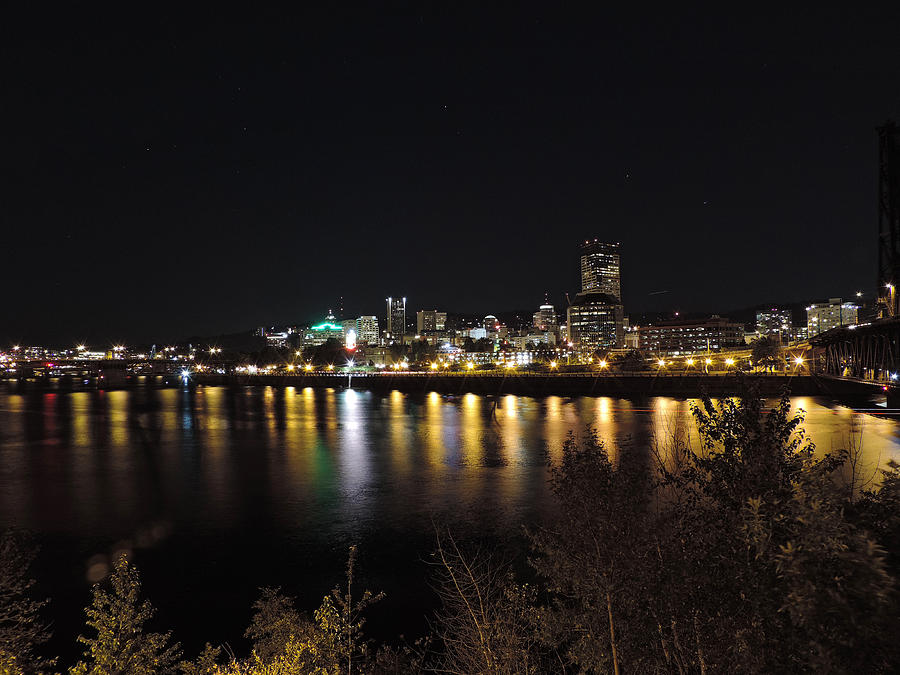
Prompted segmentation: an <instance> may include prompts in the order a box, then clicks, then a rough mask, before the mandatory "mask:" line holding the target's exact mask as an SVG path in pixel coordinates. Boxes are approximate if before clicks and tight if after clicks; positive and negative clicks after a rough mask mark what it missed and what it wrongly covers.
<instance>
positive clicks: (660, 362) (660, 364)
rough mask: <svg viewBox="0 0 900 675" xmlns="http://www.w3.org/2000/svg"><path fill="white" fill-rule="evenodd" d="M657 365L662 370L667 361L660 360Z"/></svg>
mask: <svg viewBox="0 0 900 675" xmlns="http://www.w3.org/2000/svg"><path fill="white" fill-rule="evenodd" d="M657 364H658V365H659V367H660V368H664V367H665V365H666V362H665V360H663V359H660V360H659V361H657Z"/></svg>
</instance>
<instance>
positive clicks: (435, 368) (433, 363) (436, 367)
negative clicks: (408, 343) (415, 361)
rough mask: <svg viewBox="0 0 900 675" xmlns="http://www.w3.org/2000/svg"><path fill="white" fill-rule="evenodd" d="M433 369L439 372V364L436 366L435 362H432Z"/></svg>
mask: <svg viewBox="0 0 900 675" xmlns="http://www.w3.org/2000/svg"><path fill="white" fill-rule="evenodd" d="M431 369H432V370H437V369H438V364H436V363H435V362H434V361H432V362H431Z"/></svg>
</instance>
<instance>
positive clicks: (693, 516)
mask: <svg viewBox="0 0 900 675" xmlns="http://www.w3.org/2000/svg"><path fill="white" fill-rule="evenodd" d="M693 412H694V416H695V418H696V422H697V427H698V429H699V432H700V441H701V442H700V444H699V445H696V444H691V443H689V442H688V440H687V439H686V438H684V437H682V436H679V435H677V434H676V435H674V436H673V437H672V438H670V439H668V442H667V443H665V444H664V445H663V446H660V447H656V448H652V449H650V450H649V451H648V452H647V454H645V455H641V454H640V453H639V452H625V451H623V450H621V449H620V451H619V453H618V458H617V459H616V461H614V460H613V457H611V455H610V452H609V451H608V449H607V448H606V447H605V446H604V444H603V443H602V442H601V441H600V440H599V439H598V438H597V437H596V436H595V435H589V437H588V438H587V440H586V441H584V442H582V443H581V444H579V443H577V442H576V441H575V440H574V438H569V440H568V441H567V442H566V444H565V448H564V453H563V458H562V461H561V463H560V464H559V465H558V466H556V467H553V468H552V470H551V472H552V474H551V475H552V477H551V482H552V486H553V489H554V492H555V494H556V497H557V500H558V504H559V511H560V513H559V518H558V519H556V520H555V521H554V522H553V523H552V524H550V525H548V526H546V527H544V528H541V529H537V530H534V531H532V532H530V535H529V536H530V538H531V541H532V559H531V568H532V574H531V576H530V578H529V579H528V580H527V583H525V582H523V580H521V579H517V578H516V577H515V575H513V574H512V573H511V572H510V570H509V568H508V566H504V565H499V564H497V563H496V562H495V561H494V560H493V559H492V558H491V557H490V556H485V555H472V554H469V553H466V552H464V551H463V550H461V548H460V546H459V545H458V544H457V542H456V541H455V540H454V538H453V537H452V535H451V534H450V533H447V532H441V533H440V534H439V536H438V537H437V546H436V550H435V552H434V554H433V562H434V565H435V569H436V573H435V589H436V591H437V593H438V595H439V597H440V599H441V601H442V609H441V610H440V611H439V612H438V613H437V614H436V616H435V617H434V621H433V631H432V635H431V636H430V638H429V639H428V640H425V641H420V642H419V643H417V644H416V645H414V646H412V647H410V646H402V647H399V648H397V647H386V646H382V647H381V648H378V649H376V648H375V645H374V644H373V643H372V642H371V641H370V640H368V639H366V637H365V635H364V632H363V628H364V623H365V621H364V611H365V609H366V608H367V607H368V606H370V605H371V604H372V603H374V602H377V601H378V600H380V599H381V597H382V596H381V594H377V595H375V594H372V593H370V592H368V591H364V592H362V593H359V592H358V591H357V590H356V589H355V587H354V567H355V558H356V551H355V549H353V548H352V549H351V551H350V556H349V562H348V565H347V570H346V575H345V584H344V585H343V586H341V587H335V589H334V590H333V591H332V592H331V593H330V594H329V595H328V596H326V597H325V598H324V599H323V601H322V603H321V605H320V606H319V608H318V609H317V610H316V611H315V612H314V613H313V615H312V617H307V616H304V615H303V614H302V613H301V612H300V611H299V610H298V609H297V607H296V603H295V601H294V600H293V598H290V597H287V596H285V595H283V594H282V593H281V592H280V590H279V589H270V588H266V589H262V594H261V597H260V599H259V600H258V601H257V602H256V603H255V604H254V606H253V609H254V615H253V619H252V621H251V625H250V626H249V628H248V629H247V631H246V633H245V636H246V637H247V638H248V639H249V640H250V641H251V642H252V651H251V652H250V655H249V656H247V657H245V658H239V657H237V656H235V655H234V654H233V653H231V652H230V651H229V653H227V654H225V653H223V650H222V648H221V647H214V646H212V645H209V644H208V645H207V646H206V648H205V649H204V651H203V652H202V653H201V654H200V655H199V657H198V658H197V659H195V660H194V661H182V662H180V663H179V662H178V658H179V648H178V646H177V645H174V644H172V642H171V636H170V634H169V633H152V632H147V631H146V630H145V624H146V622H147V621H149V620H150V619H151V617H152V614H153V609H152V607H151V606H150V604H149V603H148V602H147V601H146V600H142V599H141V598H140V581H139V578H138V574H137V570H136V569H135V568H134V566H133V565H131V564H130V563H129V562H128V561H127V560H126V559H124V558H122V559H120V560H119V561H118V563H117V565H116V567H115V570H114V572H113V574H112V575H111V578H110V579H109V580H108V582H107V584H105V585H98V586H96V587H95V588H94V592H93V601H92V603H91V605H90V606H89V607H88V608H87V610H86V611H87V615H88V621H87V625H88V627H89V628H90V629H91V636H90V637H81V638H79V640H80V641H81V642H82V643H83V644H84V645H85V647H86V648H85V652H84V657H83V659H82V660H81V661H80V662H79V663H78V664H77V665H76V666H74V667H73V668H72V669H71V670H70V673H71V674H72V675H75V674H76V673H77V674H79V675H80V674H81V673H92V674H96V675H99V674H100V673H127V674H132V673H133V674H134V675H151V674H156V673H160V674H164V673H172V672H175V671H177V670H180V671H181V672H183V673H185V674H186V675H282V674H284V675H287V674H288V673H318V674H335V675H337V674H338V673H348V674H349V673H405V672H426V671H430V672H445V673H510V674H512V673H522V674H527V673H544V672H565V673H572V672H613V673H633V672H640V673H714V672H716V673H718V672H736V673H768V672H835V673H841V672H850V671H851V670H853V671H859V672H867V673H868V672H872V673H878V672H895V671H896V669H897V665H898V663H900V661H898V652H897V647H896V646H895V645H894V644H893V642H894V639H893V638H894V636H895V635H896V634H897V630H898V628H900V624H898V602H897V593H896V588H895V583H894V580H895V578H896V575H897V568H898V564H900V467H898V466H897V465H895V464H892V465H891V466H889V468H888V470H887V471H886V472H885V475H884V479H883V481H882V485H881V487H880V489H878V490H868V491H867V490H861V491H860V492H859V494H856V495H854V494H852V492H851V494H849V495H848V493H847V491H846V490H842V489H840V485H839V483H838V482H837V481H836V480H835V472H836V471H838V470H839V469H840V468H841V466H842V463H843V462H844V460H845V456H844V455H843V454H838V455H836V456H827V457H824V458H819V459H817V458H816V457H815V456H814V454H813V447H812V445H811V444H810V443H809V442H808V440H807V439H806V437H805V436H804V434H803V432H802V429H801V422H802V419H801V418H800V417H796V416H795V417H792V416H791V415H790V408H789V403H788V400H787V398H784V399H783V400H782V401H781V402H780V404H779V405H778V406H777V407H776V408H775V409H774V410H772V411H765V410H763V409H762V407H761V404H760V402H759V400H758V399H757V398H756V397H755V396H752V395H748V396H745V397H744V398H743V399H741V400H725V401H722V402H720V403H719V404H717V405H714V404H713V403H712V402H711V401H709V400H705V401H704V402H703V403H702V405H700V406H695V408H694V411H693ZM630 450H631V451H636V450H637V449H635V448H631V449H630ZM23 569H24V568H23ZM3 570H4V575H9V574H12V575H13V576H12V577H11V578H13V579H16V578H17V579H18V582H11V583H12V586H9V585H7V586H4V585H3V584H8V583H10V582H7V580H6V579H3V580H0V589H4V588H8V587H12V588H15V589H17V592H16V593H15V594H13V595H12V596H10V595H9V594H7V595H5V596H2V598H3V602H4V603H5V604H4V605H3V607H0V617H10V616H16V612H17V611H18V612H19V615H18V619H17V620H18V621H19V622H20V624H21V625H22V626H24V627H25V628H26V629H27V630H26V629H23V630H20V631H19V633H15V635H18V636H19V637H18V638H17V640H18V641H15V640H13V639H12V638H11V637H9V635H12V634H9V633H3V632H0V639H2V640H4V641H3V642H0V675H5V674H6V673H10V674H13V673H15V674H18V673H26V672H36V671H38V670H42V669H44V670H45V669H46V668H47V667H52V663H48V662H46V661H43V662H42V661H40V660H39V659H37V657H35V656H34V654H35V653H37V652H36V648H37V647H38V646H39V645H40V642H41V641H42V640H43V639H44V638H45V636H46V631H45V630H44V629H43V628H41V626H42V624H41V623H40V622H39V621H38V618H37V613H38V610H40V608H41V605H42V603H41V602H36V603H35V604H29V603H28V601H27V593H26V591H27V590H28V588H29V586H30V583H31V582H29V581H28V580H27V577H26V576H25V575H24V571H23V570H21V571H20V570H13V571H12V572H11V571H10V570H9V569H7V568H3ZM16 575H18V576H16ZM8 597H14V598H18V600H16V602H18V603H19V604H16V602H13V603H12V604H10V602H9V600H8V599H7V598H8ZM23 598H24V602H23ZM10 607H12V609H9V608H10ZM13 625H18V624H15V622H14V624H13ZM5 626H6V624H0V628H4V627H5ZM94 633H95V634H96V635H94ZM4 636H6V637H4Z"/></svg>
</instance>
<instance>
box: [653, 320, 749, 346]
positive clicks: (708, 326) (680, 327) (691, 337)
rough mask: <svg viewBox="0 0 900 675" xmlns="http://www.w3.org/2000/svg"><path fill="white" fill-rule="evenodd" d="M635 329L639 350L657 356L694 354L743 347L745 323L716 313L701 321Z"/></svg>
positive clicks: (668, 322) (670, 323)
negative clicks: (733, 320)
mask: <svg viewBox="0 0 900 675" xmlns="http://www.w3.org/2000/svg"><path fill="white" fill-rule="evenodd" d="M637 330H638V336H639V338H638V343H639V345H640V348H641V349H642V350H645V351H649V352H654V353H657V354H685V353H686V354H695V353H700V352H705V351H707V350H709V351H718V350H720V349H727V348H731V347H743V346H746V342H744V324H742V323H734V322H732V321H730V320H728V319H727V318H722V317H720V316H718V315H717V314H714V315H713V316H711V317H709V318H708V319H703V320H700V321H696V320H691V319H676V320H673V321H660V322H659V323H656V324H649V325H647V326H640V327H639V328H638V329H637Z"/></svg>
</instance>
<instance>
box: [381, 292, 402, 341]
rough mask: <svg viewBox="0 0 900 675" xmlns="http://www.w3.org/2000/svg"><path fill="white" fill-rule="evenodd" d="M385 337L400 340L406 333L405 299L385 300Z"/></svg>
mask: <svg viewBox="0 0 900 675" xmlns="http://www.w3.org/2000/svg"><path fill="white" fill-rule="evenodd" d="M386 301H387V323H386V324H385V333H386V337H389V338H400V337H401V336H402V335H403V334H404V333H405V332H406V298H386Z"/></svg>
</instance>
